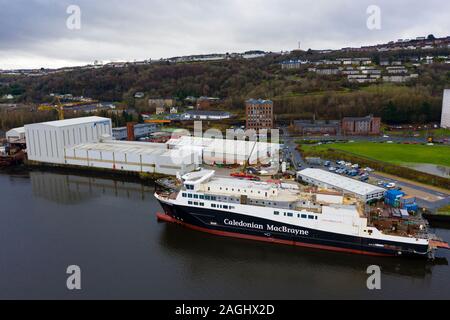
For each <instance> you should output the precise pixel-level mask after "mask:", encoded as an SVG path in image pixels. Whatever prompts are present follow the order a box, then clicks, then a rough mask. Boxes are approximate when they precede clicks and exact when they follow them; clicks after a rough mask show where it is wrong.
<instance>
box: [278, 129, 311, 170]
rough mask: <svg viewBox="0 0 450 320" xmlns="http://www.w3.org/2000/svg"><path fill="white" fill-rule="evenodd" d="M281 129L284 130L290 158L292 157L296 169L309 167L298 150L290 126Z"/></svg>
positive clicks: (284, 138) (285, 143)
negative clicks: (290, 132)
mask: <svg viewBox="0 0 450 320" xmlns="http://www.w3.org/2000/svg"><path fill="white" fill-rule="evenodd" d="M281 130H282V131H283V141H284V145H285V147H287V153H288V158H289V159H291V162H292V165H293V166H294V169H295V171H299V170H301V169H303V168H307V167H308V164H307V163H306V162H305V160H304V159H303V157H302V155H301V154H300V152H298V150H297V144H296V143H295V140H294V138H293V137H291V135H290V134H289V130H288V128H287V127H283V128H281Z"/></svg>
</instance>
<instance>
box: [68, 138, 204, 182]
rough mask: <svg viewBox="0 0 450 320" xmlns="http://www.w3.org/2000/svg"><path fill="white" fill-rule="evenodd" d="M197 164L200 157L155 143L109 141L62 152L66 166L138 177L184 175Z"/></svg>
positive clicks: (87, 144) (86, 144)
mask: <svg viewBox="0 0 450 320" xmlns="http://www.w3.org/2000/svg"><path fill="white" fill-rule="evenodd" d="M199 161H200V160H199V154H196V153H193V152H191V153H186V152H180V151H179V150H169V149H167V145H166V144H158V143H145V142H128V141H114V140H109V141H104V142H100V143H85V144H79V145H76V146H73V147H69V148H66V150H65V163H66V164H68V165H75V166H83V167H94V168H103V169H110V170H118V171H128V172H139V173H159V174H166V175H176V174H178V173H179V174H184V173H187V172H191V171H193V170H195V169H196V164H197V163H199Z"/></svg>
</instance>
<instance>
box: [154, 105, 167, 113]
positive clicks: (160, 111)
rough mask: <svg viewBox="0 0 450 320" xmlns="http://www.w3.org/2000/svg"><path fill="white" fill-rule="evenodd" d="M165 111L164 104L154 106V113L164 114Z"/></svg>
mask: <svg viewBox="0 0 450 320" xmlns="http://www.w3.org/2000/svg"><path fill="white" fill-rule="evenodd" d="M165 113H166V107H164V106H157V107H156V114H157V115H160V114H165Z"/></svg>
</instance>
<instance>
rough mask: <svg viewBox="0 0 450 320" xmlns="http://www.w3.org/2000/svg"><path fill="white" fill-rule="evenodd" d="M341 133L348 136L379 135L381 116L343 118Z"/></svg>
mask: <svg viewBox="0 0 450 320" xmlns="http://www.w3.org/2000/svg"><path fill="white" fill-rule="evenodd" d="M342 133H343V134H344V135H349V136H364V135H367V136H369V135H379V134H380V133H381V118H375V117H374V116H372V115H370V116H367V117H364V118H344V119H343V120H342Z"/></svg>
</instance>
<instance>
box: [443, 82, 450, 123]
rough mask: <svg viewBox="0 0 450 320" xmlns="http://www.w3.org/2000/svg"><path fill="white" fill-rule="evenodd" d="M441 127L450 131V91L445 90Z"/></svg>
mask: <svg viewBox="0 0 450 320" xmlns="http://www.w3.org/2000/svg"><path fill="white" fill-rule="evenodd" d="M441 127H442V128H447V129H450V89H446V90H444V100H443V102H442V120H441Z"/></svg>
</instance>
